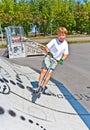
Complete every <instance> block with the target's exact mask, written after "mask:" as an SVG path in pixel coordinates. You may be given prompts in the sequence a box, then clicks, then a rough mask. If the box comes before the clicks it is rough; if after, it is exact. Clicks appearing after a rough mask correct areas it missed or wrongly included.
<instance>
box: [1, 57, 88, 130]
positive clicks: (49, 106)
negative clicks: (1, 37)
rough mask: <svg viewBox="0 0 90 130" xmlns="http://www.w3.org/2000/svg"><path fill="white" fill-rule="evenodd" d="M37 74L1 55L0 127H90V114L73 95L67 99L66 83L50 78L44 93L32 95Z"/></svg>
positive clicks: (48, 129)
mask: <svg viewBox="0 0 90 130" xmlns="http://www.w3.org/2000/svg"><path fill="white" fill-rule="evenodd" d="M38 77H39V74H38V73H37V72H36V71H34V70H32V69H31V68H29V67H27V66H26V67H25V66H20V65H17V64H13V63H10V62H8V61H7V60H5V59H4V58H0V129H1V130H89V128H90V125H89V123H90V115H89V113H88V112H87V111H86V110H85V109H84V108H83V106H81V104H79V103H78V102H77V101H76V100H75V99H74V98H72V100H71V102H69V101H68V99H69V97H66V96H64V92H63V91H65V92H66V93H67V91H66V89H65V87H64V85H63V84H61V83H59V82H56V81H55V82H54V81H49V83H48V85H47V86H46V88H45V91H44V93H43V94H41V95H39V96H35V95H33V94H32V92H31V91H30V89H29V88H32V87H36V86H37V83H38ZM73 104H74V105H73ZM75 106H77V107H75ZM76 108H77V109H76ZM78 109H80V110H81V111H79V110H78ZM79 112H80V113H79Z"/></svg>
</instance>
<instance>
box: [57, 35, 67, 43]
mask: <svg viewBox="0 0 90 130" xmlns="http://www.w3.org/2000/svg"><path fill="white" fill-rule="evenodd" d="M65 38H66V34H65V33H58V39H59V41H60V42H63V41H64V39H65Z"/></svg>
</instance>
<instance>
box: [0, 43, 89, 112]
mask: <svg viewBox="0 0 90 130" xmlns="http://www.w3.org/2000/svg"><path fill="white" fill-rule="evenodd" d="M69 48H70V55H69V58H68V59H67V60H66V61H65V63H64V65H63V66H61V65H59V66H58V67H57V68H56V70H55V71H54V73H53V75H52V80H53V79H54V80H57V81H59V82H61V83H62V84H64V86H65V87H66V88H67V89H68V90H69V91H70V92H71V93H72V95H73V96H74V97H75V98H76V99H77V100H78V101H79V102H80V103H81V104H82V105H83V106H84V107H85V108H86V109H87V110H88V112H89V113H90V43H83V44H72V45H71V44H70V45H69ZM0 54H1V55H2V54H3V50H0ZM6 59H7V60H9V61H10V62H14V63H16V64H20V65H24V66H29V67H30V68H33V69H35V70H36V71H37V72H39V73H40V70H41V62H42V59H43V56H34V57H26V58H16V59H8V58H6ZM65 96H66V98H70V99H72V96H70V95H65Z"/></svg>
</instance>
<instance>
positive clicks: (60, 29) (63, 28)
mask: <svg viewBox="0 0 90 130" xmlns="http://www.w3.org/2000/svg"><path fill="white" fill-rule="evenodd" d="M57 33H58V34H59V33H63V34H67V33H68V31H67V29H66V28H65V27H60V28H58V30H57Z"/></svg>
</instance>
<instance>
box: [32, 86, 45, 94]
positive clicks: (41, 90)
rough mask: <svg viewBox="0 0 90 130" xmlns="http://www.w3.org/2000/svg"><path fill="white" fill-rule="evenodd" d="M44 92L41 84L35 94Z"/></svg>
mask: <svg viewBox="0 0 90 130" xmlns="http://www.w3.org/2000/svg"><path fill="white" fill-rule="evenodd" d="M42 92H43V88H42V87H41V86H39V87H38V88H37V89H36V90H35V92H34V93H35V94H36V95H38V94H40V93H42Z"/></svg>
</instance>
